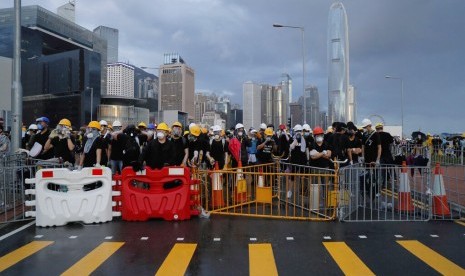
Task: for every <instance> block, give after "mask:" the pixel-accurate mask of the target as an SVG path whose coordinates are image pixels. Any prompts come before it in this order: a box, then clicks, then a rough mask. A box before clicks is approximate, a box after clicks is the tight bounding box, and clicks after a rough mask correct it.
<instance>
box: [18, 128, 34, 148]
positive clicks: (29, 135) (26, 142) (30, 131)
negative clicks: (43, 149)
mask: <svg viewBox="0 0 465 276" xmlns="http://www.w3.org/2000/svg"><path fill="white" fill-rule="evenodd" d="M37 131H38V128H37V125H36V124H30V125H29V127H28V128H27V132H26V134H25V135H24V138H23V139H22V141H21V148H23V149H27V150H30V149H31V147H32V144H31V141H32V139H34V138H33V137H34V135H36V133H37Z"/></svg>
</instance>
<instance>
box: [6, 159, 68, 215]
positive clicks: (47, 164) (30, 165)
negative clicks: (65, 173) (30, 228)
mask: <svg viewBox="0 0 465 276" xmlns="http://www.w3.org/2000/svg"><path fill="white" fill-rule="evenodd" d="M55 167H60V168H61V167H63V165H62V164H59V163H57V162H52V161H46V160H34V159H30V158H27V156H26V155H24V154H15V155H9V156H6V157H4V158H2V159H1V160H0V224H1V223H8V222H14V221H20V220H31V218H26V216H25V212H26V211H29V210H30V209H31V208H30V207H26V206H25V204H24V202H25V201H26V200H29V196H26V195H25V194H24V190H25V189H27V188H30V187H28V186H27V185H29V184H25V179H27V178H33V177H34V176H35V173H36V172H37V171H38V170H39V169H42V168H55Z"/></svg>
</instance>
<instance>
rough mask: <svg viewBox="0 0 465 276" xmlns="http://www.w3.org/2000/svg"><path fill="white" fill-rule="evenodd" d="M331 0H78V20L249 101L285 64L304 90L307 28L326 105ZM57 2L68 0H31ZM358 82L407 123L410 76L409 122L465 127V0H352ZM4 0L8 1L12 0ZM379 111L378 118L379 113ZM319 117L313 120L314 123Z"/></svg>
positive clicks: (128, 53)
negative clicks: (173, 56) (173, 57)
mask: <svg viewBox="0 0 465 276" xmlns="http://www.w3.org/2000/svg"><path fill="white" fill-rule="evenodd" d="M332 2H333V1H331V0H280V1H278V0H237V1H235V0H184V1H181V0H124V1H123V0H99V1H95V0H77V5H76V21H77V23H78V24H80V25H82V26H84V27H86V28H89V29H91V30H92V29H93V28H95V27H97V26H99V25H105V26H109V27H113V28H117V29H119V35H120V37H119V38H120V44H119V59H120V60H121V61H129V62H130V63H132V64H134V65H136V66H139V67H140V66H151V67H158V66H159V65H160V64H161V63H162V62H163V53H168V52H178V53H179V54H180V55H181V56H182V57H183V59H184V60H185V61H186V63H187V64H188V65H189V66H191V67H192V68H194V69H195V72H196V79H195V81H196V85H195V86H196V91H212V92H215V93H217V94H222V93H223V94H227V95H229V96H230V97H231V99H232V101H233V102H235V103H242V84H243V83H244V82H245V81H248V80H252V81H255V82H259V83H269V84H277V83H278V82H279V79H280V75H281V74H282V73H283V72H287V73H289V74H290V75H291V77H292V78H293V84H294V99H297V98H298V96H300V95H301V94H302V54H301V36H300V31H299V30H298V29H296V30H294V29H283V28H280V29H278V28H273V27H272V24H273V23H279V24H283V25H295V26H303V27H304V28H305V45H306V49H305V50H306V57H307V60H306V64H307V76H306V81H307V84H313V85H316V86H317V87H318V89H319V93H320V102H321V103H320V106H321V109H323V110H326V109H327V101H328V100H327V98H328V92H327V82H328V80H327V79H328V76H327V75H328V74H327V61H326V34H327V23H328V11H329V7H330V5H331V3H332ZM39 3H40V5H41V6H43V7H44V8H47V9H49V10H51V11H56V8H57V7H58V6H60V5H61V4H64V3H66V1H65V0H41V1H38V0H36V1H33V0H23V1H22V4H23V5H34V4H39ZM343 3H344V6H345V8H346V11H347V16H348V21H349V44H350V83H351V84H353V85H354V86H355V87H356V91H357V103H358V111H357V116H358V119H359V122H360V121H361V120H362V119H363V118H364V117H367V116H370V115H372V114H377V115H380V116H382V117H383V118H384V119H385V121H386V124H389V125H394V124H398V125H400V122H401V115H400V114H401V85H400V81H398V80H388V79H385V78H384V76H385V75H386V74H389V75H393V76H398V77H401V78H403V80H404V124H405V128H406V132H411V131H412V130H418V129H421V130H422V131H424V132H431V133H440V132H460V133H461V132H463V131H465V120H464V118H465V110H464V108H463V106H464V103H465V93H464V92H465V54H464V52H465V1H464V0H376V1H373V0H346V1H343ZM12 5H13V0H8V1H6V0H2V1H1V3H0V7H1V8H4V7H11V6H12ZM375 121H376V119H375ZM312 127H313V126H312Z"/></svg>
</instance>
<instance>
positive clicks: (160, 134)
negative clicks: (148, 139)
mask: <svg viewBox="0 0 465 276" xmlns="http://www.w3.org/2000/svg"><path fill="white" fill-rule="evenodd" d="M157 138H158V139H163V138H165V133H163V132H161V131H159V132H157Z"/></svg>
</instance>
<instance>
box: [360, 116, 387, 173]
mask: <svg viewBox="0 0 465 276" xmlns="http://www.w3.org/2000/svg"><path fill="white" fill-rule="evenodd" d="M362 127H363V137H362V156H363V161H364V162H365V163H366V164H370V165H379V164H380V159H381V150H382V149H381V139H380V138H379V133H377V132H376V131H375V130H374V129H372V127H371V121H370V119H363V121H362Z"/></svg>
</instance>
